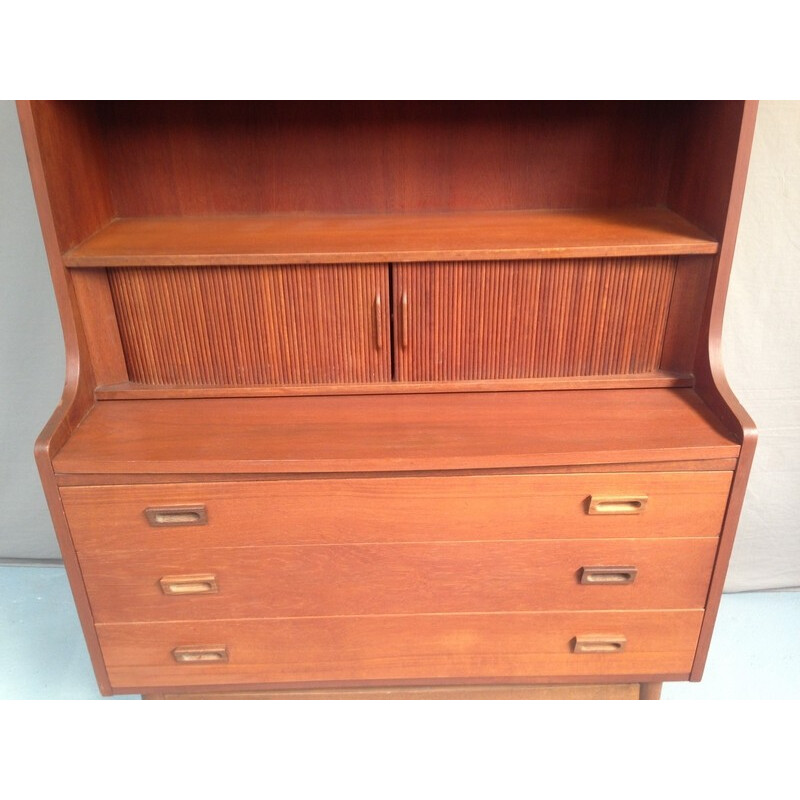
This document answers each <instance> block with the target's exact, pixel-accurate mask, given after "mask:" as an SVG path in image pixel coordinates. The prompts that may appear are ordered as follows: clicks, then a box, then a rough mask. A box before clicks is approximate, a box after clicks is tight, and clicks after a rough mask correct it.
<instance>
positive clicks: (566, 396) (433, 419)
mask: <svg viewBox="0 0 800 800" xmlns="http://www.w3.org/2000/svg"><path fill="white" fill-rule="evenodd" d="M738 453H739V445H738V444H737V443H736V441H735V440H734V438H733V437H732V436H731V435H730V434H729V433H728V432H727V431H725V430H724V429H723V428H722V427H721V425H720V423H719V422H718V421H717V420H716V419H715V418H714V417H713V415H712V414H711V412H710V411H709V409H708V408H707V407H706V406H705V405H704V404H703V402H702V401H701V400H700V399H699V398H698V397H697V395H696V394H695V393H694V391H693V390H691V389H605V390H603V389H590V390H575V391H568V392H559V391H538V392H484V393H479V392H476V393H461V394H408V395H364V396H361V397H338V396H319V397H260V398H259V397H251V398H215V399H163V400H117V401H107V402H102V403H97V404H96V405H95V406H94V407H93V408H92V410H91V411H90V412H89V414H88V415H87V417H86V418H85V419H84V421H83V422H82V423H81V425H80V426H79V427H78V428H77V430H76V431H75V432H74V433H73V435H72V437H71V438H70V439H69V441H68V442H67V443H66V445H65V446H64V447H63V448H62V449H61V451H60V452H59V453H58V455H57V456H56V457H55V459H54V467H55V471H56V472H57V473H61V474H102V473H106V474H110V473H116V474H130V475H135V474H142V473H159V474H172V475H175V474H202V473H273V474H276V473H277V474H289V473H301V472H305V473H344V472H362V471H374V472H403V471H420V470H461V469H466V470H476V469H500V468H528V467H537V466H559V465H580V464H613V463H634V462H659V461H665V462H666V461H675V460H683V459H689V460H700V459H719V458H730V457H735V456H737V455H738Z"/></svg>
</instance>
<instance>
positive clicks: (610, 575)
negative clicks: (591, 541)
mask: <svg viewBox="0 0 800 800" xmlns="http://www.w3.org/2000/svg"><path fill="white" fill-rule="evenodd" d="M638 574H639V570H638V569H637V568H636V567H581V583H583V584H589V583H603V584H614V585H616V586H624V585H625V584H628V583H633V582H634V581H635V580H636V576H637V575H638Z"/></svg>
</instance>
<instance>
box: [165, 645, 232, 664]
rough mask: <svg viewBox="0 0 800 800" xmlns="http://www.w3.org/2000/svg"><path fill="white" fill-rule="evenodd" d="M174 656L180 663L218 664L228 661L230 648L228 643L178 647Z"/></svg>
mask: <svg viewBox="0 0 800 800" xmlns="http://www.w3.org/2000/svg"><path fill="white" fill-rule="evenodd" d="M172 657H173V658H174V659H175V660H176V661H177V662H178V663H179V664H208V663H211V662H214V663H217V664H227V663H228V648H227V646H226V645H224V644H223V645H210V646H200V647H176V648H175V649H174V650H173V651H172Z"/></svg>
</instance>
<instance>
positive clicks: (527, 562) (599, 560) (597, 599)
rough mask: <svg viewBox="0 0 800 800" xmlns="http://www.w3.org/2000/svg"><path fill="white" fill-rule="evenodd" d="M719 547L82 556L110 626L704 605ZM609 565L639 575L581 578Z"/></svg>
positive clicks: (631, 544)
mask: <svg viewBox="0 0 800 800" xmlns="http://www.w3.org/2000/svg"><path fill="white" fill-rule="evenodd" d="M716 550H717V541H716V540H715V539H711V538H707V539H649V540H641V539H633V540H617V539H600V540H596V541H584V540H581V539H567V540H556V541H554V540H544V541H539V542H527V541H522V542H469V543H464V542H452V543H442V542H426V543H422V544H403V543H399V544H379V545H376V544H361V545H324V546H296V545H295V546H280V545H278V546H273V547H228V548H202V547H195V548H191V549H187V550H186V551H185V552H180V551H176V550H168V549H158V550H155V549H151V550H147V551H141V550H139V551H130V552H125V551H122V552H120V551H117V552H104V551H102V550H100V551H97V552H95V553H90V554H86V553H81V554H79V559H80V562H81V569H82V571H83V575H84V579H85V580H86V586H87V590H88V592H89V597H90V599H91V602H92V609H93V610H94V615H95V620H96V621H97V622H98V623H105V622H143V621H148V620H149V621H169V620H214V619H234V618H237V617H320V616H361V615H381V614H426V613H428V614H448V613H449V614H452V613H470V612H472V613H477V612H481V613H500V612H523V611H548V610H558V611H591V610H593V609H630V610H636V609H658V608H695V609H697V608H702V607H703V605H704V603H705V599H706V591H707V587H708V581H709V578H710V576H711V567H712V565H713V563H714V556H715V554H716ZM603 566H605V567H614V566H616V567H618V568H619V569H621V570H624V568H625V567H629V568H631V569H635V570H637V574H636V575H635V577H634V579H633V582H632V583H630V584H624V583H621V584H619V585H617V584H614V583H608V584H602V583H598V584H591V583H581V582H580V574H581V571H582V570H583V569H585V568H586V569H588V568H591V567H603ZM197 575H200V576H204V575H205V576H213V585H214V587H215V589H216V591H214V592H210V593H202V592H201V593H199V594H184V593H177V594H174V595H168V594H165V593H164V591H163V590H162V589H161V588H160V586H159V581H160V580H161V579H162V578H164V577H165V576H166V577H167V578H171V579H172V582H173V583H174V584H175V585H177V586H178V587H179V588H180V586H181V584H180V577H181V576H188V577H191V576H197ZM193 585H194V584H191V583H188V582H187V583H184V584H183V586H189V588H192V586H193ZM197 586H198V587H200V588H206V586H208V584H203V583H202V582H200V583H197Z"/></svg>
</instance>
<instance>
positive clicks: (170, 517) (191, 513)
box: [144, 506, 208, 528]
mask: <svg viewBox="0 0 800 800" xmlns="http://www.w3.org/2000/svg"><path fill="white" fill-rule="evenodd" d="M144 515H145V517H147V521H148V522H149V523H150V524H151V525H152V526H153V527H154V528H160V527H167V526H169V525H206V524H207V523H208V512H207V511H206V507H205V506H173V507H170V508H146V509H145V510H144Z"/></svg>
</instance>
